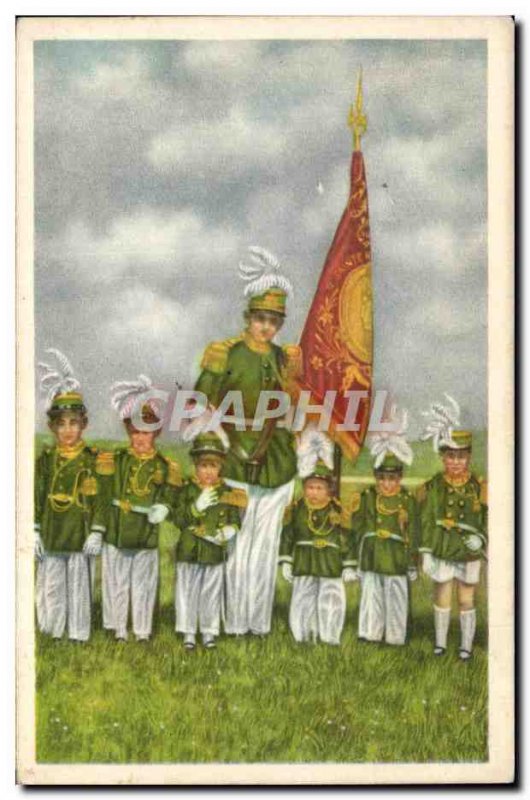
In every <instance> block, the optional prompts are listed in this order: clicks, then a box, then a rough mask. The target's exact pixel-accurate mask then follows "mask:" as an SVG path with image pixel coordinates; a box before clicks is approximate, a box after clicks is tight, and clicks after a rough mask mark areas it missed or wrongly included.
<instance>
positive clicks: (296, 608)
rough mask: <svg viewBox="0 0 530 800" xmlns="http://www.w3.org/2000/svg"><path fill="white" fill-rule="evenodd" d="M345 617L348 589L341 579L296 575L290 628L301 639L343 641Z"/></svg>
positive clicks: (335, 642) (299, 640) (290, 613)
mask: <svg viewBox="0 0 530 800" xmlns="http://www.w3.org/2000/svg"><path fill="white" fill-rule="evenodd" d="M345 617H346V592H345V591H344V585H343V583H342V579H341V578H317V577H314V576H313V575H301V576H299V577H295V578H293V593H292V595H291V605H290V607H289V627H290V628H291V632H292V634H293V636H294V638H295V639H296V641H297V642H309V641H316V640H317V639H320V640H321V641H322V642H326V643H327V644H340V637H341V633H342V629H343V627H344V619H345Z"/></svg>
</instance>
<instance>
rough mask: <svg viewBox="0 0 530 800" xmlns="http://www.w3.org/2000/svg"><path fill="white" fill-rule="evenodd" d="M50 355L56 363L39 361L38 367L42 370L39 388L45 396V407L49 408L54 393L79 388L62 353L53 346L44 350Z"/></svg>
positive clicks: (69, 364) (70, 366) (71, 368)
mask: <svg viewBox="0 0 530 800" xmlns="http://www.w3.org/2000/svg"><path fill="white" fill-rule="evenodd" d="M46 352H47V353H50V355H53V356H55V361H56V362H57V363H56V364H53V365H50V364H46V363H45V362H44V361H39V363H38V367H39V369H40V370H42V374H41V379H40V389H41V392H42V393H43V394H44V395H45V398H46V407H47V408H50V406H51V404H52V402H53V399H54V397H55V396H56V395H58V394H62V393H63V392H76V391H79V390H80V389H81V384H80V383H79V381H78V380H77V378H76V377H75V375H74V370H73V367H72V365H71V363H70V361H69V360H68V359H67V357H66V356H65V355H64V353H61V351H60V350H57V348H55V347H49V348H48V349H47V350H46Z"/></svg>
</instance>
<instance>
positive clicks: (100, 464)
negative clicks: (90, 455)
mask: <svg viewBox="0 0 530 800" xmlns="http://www.w3.org/2000/svg"><path fill="white" fill-rule="evenodd" d="M115 469H116V465H115V463H114V453H113V452H112V450H106V451H102V452H100V453H98V454H97V456H96V472H97V474H98V475H114V471H115Z"/></svg>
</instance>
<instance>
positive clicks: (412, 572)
mask: <svg viewBox="0 0 530 800" xmlns="http://www.w3.org/2000/svg"><path fill="white" fill-rule="evenodd" d="M407 575H408V578H409V581H411V582H414V581H416V580H418V570H417V569H416V567H409V568H408V570H407Z"/></svg>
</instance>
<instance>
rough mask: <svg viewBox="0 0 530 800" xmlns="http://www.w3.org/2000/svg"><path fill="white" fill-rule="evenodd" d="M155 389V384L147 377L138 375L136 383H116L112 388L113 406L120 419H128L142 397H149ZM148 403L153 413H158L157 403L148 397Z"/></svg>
mask: <svg viewBox="0 0 530 800" xmlns="http://www.w3.org/2000/svg"><path fill="white" fill-rule="evenodd" d="M152 388H153V382H152V380H151V378H148V377H147V375H138V379H137V380H135V381H116V382H115V383H113V384H112V386H111V387H110V391H111V400H110V402H111V405H112V407H113V409H114V410H115V411H117V412H118V414H119V416H120V419H128V418H129V417H130V416H131V414H132V412H133V408H134V405H135V403H137V402H138V399H139V398H140V397H141V396H142V395H148V393H149V391H150V390H151V389H152ZM146 403H147V405H149V406H150V407H151V408H152V410H153V412H155V413H157V409H156V407H155V403H154V401H153V400H150V399H149V397H148V396H146Z"/></svg>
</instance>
